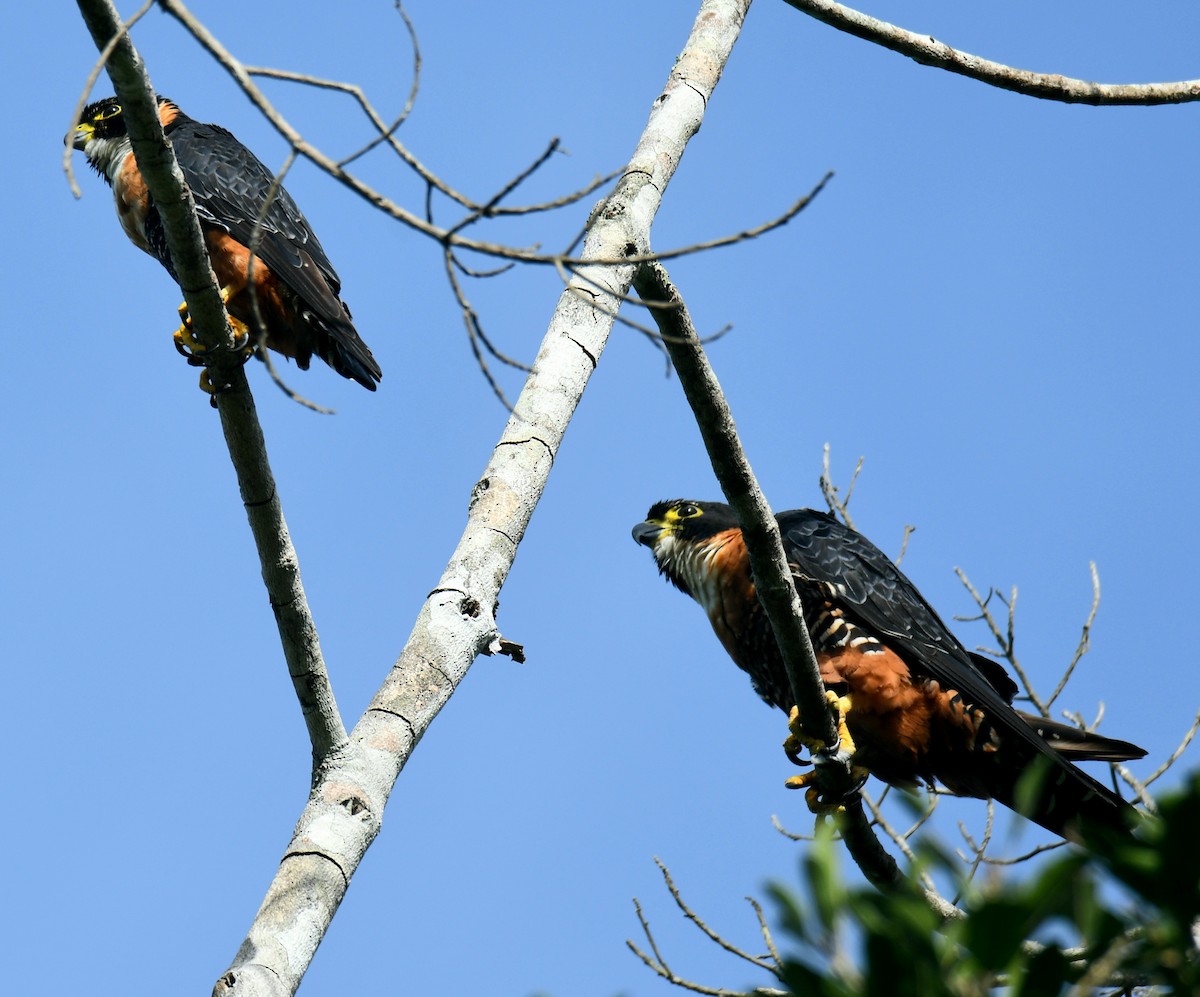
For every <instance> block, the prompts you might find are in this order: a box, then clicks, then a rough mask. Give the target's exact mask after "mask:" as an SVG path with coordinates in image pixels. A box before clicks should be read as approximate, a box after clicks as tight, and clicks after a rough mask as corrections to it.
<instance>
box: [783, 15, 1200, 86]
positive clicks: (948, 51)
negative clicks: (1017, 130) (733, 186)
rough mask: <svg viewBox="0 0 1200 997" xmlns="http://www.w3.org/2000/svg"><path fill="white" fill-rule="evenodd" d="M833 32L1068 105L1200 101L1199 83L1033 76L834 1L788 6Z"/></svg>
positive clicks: (913, 58)
mask: <svg viewBox="0 0 1200 997" xmlns="http://www.w3.org/2000/svg"><path fill="white" fill-rule="evenodd" d="M784 2H785V3H787V4H788V5H789V6H791V7H795V8H796V9H797V10H799V11H802V12H803V13H805V14H808V15H810V16H811V17H815V18H816V19H817V20H818V21H823V22H824V23H826V24H828V25H829V26H830V27H833V28H837V29H838V30H839V31H845V32H847V33H848V34H851V35H854V36H855V37H857V38H862V39H865V40H866V41H869V42H874V43H875V44H876V45H882V46H883V47H884V48H888V49H891V50H892V51H893V52H899V53H900V54H901V55H906V56H908V57H909V58H910V59H912V60H913V61H915V62H919V63H920V64H921V65H923V66H933V67H934V68H936V69H945V70H947V71H948V72H951V73H957V74H958V75H959V76H966V77H969V78H970V79H973V80H978V81H980V82H981V83H987V84H989V85H991V86H994V87H999V88H1000V89H1002V90H1012V91H1014V92H1016V93H1020V94H1025V95H1026V96H1027V97H1040V98H1042V99H1043V100H1056V101H1061V102H1062V103H1066V104H1094V105H1101V104H1105V105H1112V104H1139V105H1148V104H1183V103H1187V102H1189V101H1194V100H1200V80H1180V81H1178V82H1173V83H1090V82H1088V81H1087V80H1073V79H1071V78H1070V77H1067V76H1059V75H1058V74H1057V73H1031V72H1028V71H1027V70H1024V69H1014V68H1013V67H1011V66H1005V65H1003V64H1001V63H999V62H991V61H990V60H988V59H982V58H980V57H979V56H977V55H971V54H970V53H968V52H960V51H959V50H958V49H953V48H951V47H950V46H949V45H946V44H943V43H942V42H939V41H937V40H936V39H934V38H932V37H931V36H929V35H925V34H917V33H915V32H912V31H906V30H904V28H899V27H897V26H896V25H894V24H888V23H887V22H886V21H879V20H876V19H875V18H873V17H868V16H867V15H866V14H861V13H859V12H858V11H856V10H851V9H850V8H849V7H846V6H843V5H842V4H840V3H834V2H833V0H784Z"/></svg>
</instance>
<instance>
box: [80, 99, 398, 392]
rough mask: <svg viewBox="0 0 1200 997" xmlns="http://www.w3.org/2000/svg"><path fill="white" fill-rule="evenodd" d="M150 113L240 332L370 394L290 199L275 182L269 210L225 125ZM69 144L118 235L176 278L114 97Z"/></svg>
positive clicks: (258, 170) (375, 377)
mask: <svg viewBox="0 0 1200 997" xmlns="http://www.w3.org/2000/svg"><path fill="white" fill-rule="evenodd" d="M158 114H159V119H160V120H161V121H162V125H163V130H164V131H165V132H166V135H167V138H168V139H169V140H170V142H171V146H172V148H173V149H174V150H175V158H176V159H177V160H178V161H179V168H180V169H181V170H182V171H183V178H184V180H185V181H186V182H187V185H188V187H190V188H191V191H192V197H193V198H194V199H195V202H196V213H197V215H198V216H199V218H200V227H201V229H202V230H203V232H204V239H205V242H206V244H207V246H208V252H209V257H210V258H211V260H212V266H213V272H214V273H215V274H216V275H217V281H218V283H219V284H220V286H221V295H222V297H223V298H224V299H225V304H226V307H227V308H228V310H229V314H230V316H231V317H232V318H233V319H234V320H235V323H240V324H241V326H242V327H243V328H242V330H241V331H245V329H247V328H249V329H252V330H253V334H252V336H253V342H255V343H256V344H264V345H266V346H268V347H270V348H271V349H273V350H276V351H277V352H279V353H282V354H283V355H284V356H287V357H293V358H294V359H295V361H296V365H297V366H298V367H300V368H301V370H307V369H308V365H309V361H310V360H311V358H312V355H313V354H314V353H315V354H316V355H317V356H319V357H320V358H321V359H322V360H324V361H325V362H326V363H327V364H329V366H330V367H332V368H333V369H334V370H336V371H337V372H338V373H339V374H341V375H342V376H343V377H348V378H352V379H353V380H355V381H357V382H358V383H359V384H361V385H362V386H363V387H364V388H368V389H369V390H371V391H374V390H375V385H376V383H377V382H378V381H379V379H380V377H381V371H380V369H379V364H378V363H376V362H375V358H374V357H373V356H372V355H371V351H370V350H369V349H368V348H367V345H366V344H365V343H364V342H363V341H362V340H361V339H360V338H359V336H358V332H357V331H356V330H355V328H354V324H353V322H351V320H350V309H348V308H347V307H346V305H345V304H344V303H343V302H342V300H341V298H340V297H339V294H340V292H341V286H342V282H341V281H340V280H339V279H338V275H337V273H336V271H335V270H334V269H333V265H332V264H331V263H330V262H329V258H328V257H327V256H326V255H325V250H323V249H322V248H321V243H320V242H319V241H318V240H317V237H316V235H315V234H314V233H313V230H312V228H311V227H310V226H309V224H308V221H307V220H306V219H305V217H304V215H303V214H301V212H300V209H299V208H298V207H296V202H295V201H293V200H292V198H291V197H290V195H289V194H288V192H287V191H286V190H284V189H283V187H281V186H280V187H277V188H275V190H274V195H273V197H271V198H270V203H269V205H268V196H269V195H270V194H271V191H272V185H273V184H274V183H275V177H274V176H273V175H272V174H271V171H270V170H268V169H267V168H266V167H265V166H263V164H262V163H260V162H259V161H258V159H257V158H256V157H255V156H254V153H252V152H251V151H250V150H249V149H247V148H246V147H245V146H244V145H242V143H241V142H239V141H238V140H237V139H236V138H234V137H233V136H232V135H231V134H230V133H229V132H227V131H226V130H225V129H224V128H221V127H219V126H218V125H205V124H201V123H200V122H199V121H195V120H193V119H192V118H189V117H188V116H187V115H186V114H184V113H183V112H182V111H181V110H179V108H178V107H177V106H176V105H175V104H174V103H172V102H171V101H169V100H167V98H166V97H159V98H158ZM73 141H74V146H75V148H76V149H80V150H82V151H83V154H84V155H85V156H86V157H87V161H88V164H89V165H91V166H92V167H93V168H95V170H96V172H97V173H99V174H100V175H101V176H102V177H104V179H105V180H106V181H108V184H109V186H110V187H112V191H113V199H114V200H115V201H116V205H117V217H118V219H119V220H120V222H121V227H122V228H123V229H124V230H125V234H126V235H128V236H129V238H130V240H131V241H132V242H133V244H134V245H135V246H137V247H138V248H139V249H143V250H145V251H146V252H147V253H149V254H150V255H151V256H153V257H154V258H155V259H156V260H158V261H159V262H160V263H161V264H162V265H163V266H164V267H166V268H167V271H168V272H169V273H170V274H171V276H172V277H175V278H176V280H177V281H178V277H177V275H176V274H175V270H174V268H173V267H172V264H171V255H170V253H169V252H168V250H167V242H166V234H165V232H164V230H163V224H162V219H161V218H160V217H159V213H158V208H157V207H156V206H155V204H154V201H153V199H152V198H151V197H150V193H149V191H148V190H147V189H146V183H145V181H144V179H143V178H142V174H141V171H140V170H139V169H138V164H137V160H136V159H135V158H134V155H133V147H132V145H131V143H130V139H129V134H128V132H127V131H126V126H125V118H124V116H123V114H122V111H121V105H120V103H119V102H118V100H117V99H116V98H115V97H106V98H105V99H104V100H98V101H96V102H95V103H93V104H89V105H88V106H87V107H86V108H85V109H84V112H83V118H82V120H81V121H80V123H79V125H78V127H77V128H76V129H75V133H74V139H73ZM264 209H265V213H264ZM260 215H261V216H262V217H261V219H260V217H259V216H260ZM253 239H257V243H256V245H255V248H254V263H253V267H251V266H250V249H249V247H250V245H251V241H252V240H253ZM255 300H256V301H257V305H258V311H259V314H260V315H261V318H262V324H261V326H260V325H259V323H257V322H256V321H255V316H254V301H255ZM183 313H184V310H183V309H182V308H181V314H183ZM189 333H190V327H189V326H188V325H187V324H185V326H184V328H182V329H181V330H180V332H179V333H177V334H176V342H177V343H178V344H180V346H181V349H185V348H186V347H187V346H192V347H194V346H195V345H196V344H195V340H194V339H192V338H191V336H190V335H189ZM185 351H186V350H185Z"/></svg>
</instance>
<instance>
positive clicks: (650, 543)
mask: <svg viewBox="0 0 1200 997" xmlns="http://www.w3.org/2000/svg"><path fill="white" fill-rule="evenodd" d="M662 531H663V525H662V523H652V522H650V520H646V521H645V522H642V523H638V524H637V526H635V527H634V528H633V539H634V540H636V541H637V542H638V543H640V544H642V545H643V546H645V547H649V548H650V549H651V550H653V549H654V545H655V544H656V543H658V538H659V536H660V535H661V534H662Z"/></svg>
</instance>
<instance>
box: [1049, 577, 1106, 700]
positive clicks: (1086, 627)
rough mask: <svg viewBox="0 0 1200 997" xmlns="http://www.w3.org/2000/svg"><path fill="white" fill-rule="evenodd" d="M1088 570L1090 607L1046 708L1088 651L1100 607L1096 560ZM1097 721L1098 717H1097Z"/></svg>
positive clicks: (1056, 696) (1064, 685) (1068, 680)
mask: <svg viewBox="0 0 1200 997" xmlns="http://www.w3.org/2000/svg"><path fill="white" fill-rule="evenodd" d="M1088 570H1089V571H1090V572H1091V574H1092V608H1091V609H1090V610H1089V611H1088V615H1087V619H1086V620H1085V621H1084V624H1083V630H1082V632H1081V633H1080V634H1079V643H1078V644H1076V645H1075V653H1074V654H1073V655H1072V656H1071V661H1070V663H1069V664H1068V665H1067V667H1066V669H1065V670H1064V671H1063V673H1062V678H1060V679H1059V680H1058V685H1056V686H1055V687H1054V691H1053V692H1052V693H1050V698H1049V699H1047V700H1046V709H1050V707H1051V706H1053V705H1054V701H1055V700H1056V699H1058V697H1059V695H1060V694H1061V693H1062V691H1063V690H1064V689H1065V688H1066V687H1067V683H1068V682H1070V681H1071V675H1072V674H1073V673H1074V671H1075V666H1076V665H1078V664H1079V662H1080V661H1082V660H1083V656H1084V655H1085V654H1087V653H1088V649H1089V648H1090V647H1091V634H1092V624H1093V623H1095V622H1096V611H1097V610H1098V609H1099V608H1100V573H1099V572H1098V571H1097V570H1096V562H1095V561H1089V562H1088ZM1097 722H1099V717H1097Z"/></svg>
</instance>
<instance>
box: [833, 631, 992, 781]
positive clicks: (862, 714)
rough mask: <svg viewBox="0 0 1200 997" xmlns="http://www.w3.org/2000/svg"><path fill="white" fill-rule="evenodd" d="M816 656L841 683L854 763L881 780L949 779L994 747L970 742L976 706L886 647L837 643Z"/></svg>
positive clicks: (978, 718) (977, 718) (973, 736)
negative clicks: (847, 698)
mask: <svg viewBox="0 0 1200 997" xmlns="http://www.w3.org/2000/svg"><path fill="white" fill-rule="evenodd" d="M817 661H818V664H819V665H820V666H821V678H822V680H823V681H824V682H825V684H826V685H833V684H841V685H843V686H844V687H845V688H846V689H847V690H848V692H849V696H850V699H851V703H852V704H853V705H852V706H851V708H850V712H849V715H848V716H847V718H846V723H847V726H848V727H849V728H850V734H851V736H852V737H853V738H854V743H855V745H856V746H857V748H858V750H857V752H856V753H855V762H856V764H859V765H862V766H863V767H865V768H868V769H870V770H871V772H872V773H873V774H874V775H876V776H878V777H879V778H881V779H883V780H884V781H885V782H899V783H909V782H916V781H918V780H922V779H931V778H935V777H936V778H940V779H941V780H942V781H948V780H947V776H950V773H951V772H953V771H955V770H957V769H958V768H960V767H961V765H962V764H963V762H964V761H965V759H967V758H968V757H969V756H971V755H973V754H974V753H975V752H976V751H977V750H983V751H988V750H989V748H990V749H992V750H994V745H991V744H976V734H977V733H978V732H979V729H980V726H981V723H982V721H983V715H982V713H981V712H980V711H978V710H973V709H969V708H968V706H967V704H966V703H965V702H964V701H963V698H962V696H961V695H960V694H959V693H958V692H957V691H956V690H954V689H943V688H942V687H941V686H940V685H939V684H938V683H937V682H936V681H934V680H932V679H929V678H926V677H924V676H917V677H915V678H914V676H913V675H912V673H911V672H910V671H909V668H908V665H907V664H906V663H905V661H904V659H903V658H901V657H900V656H899V655H898V654H896V652H894V651H893V650H891V648H888V647H884V648H883V650H882V651H866V652H864V651H862V650H860V649H858V648H852V647H846V648H839V649H838V650H836V651H833V652H830V653H826V654H819V655H818V656H817ZM951 781H957V780H953V777H952V776H951ZM972 795H974V794H972Z"/></svg>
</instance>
